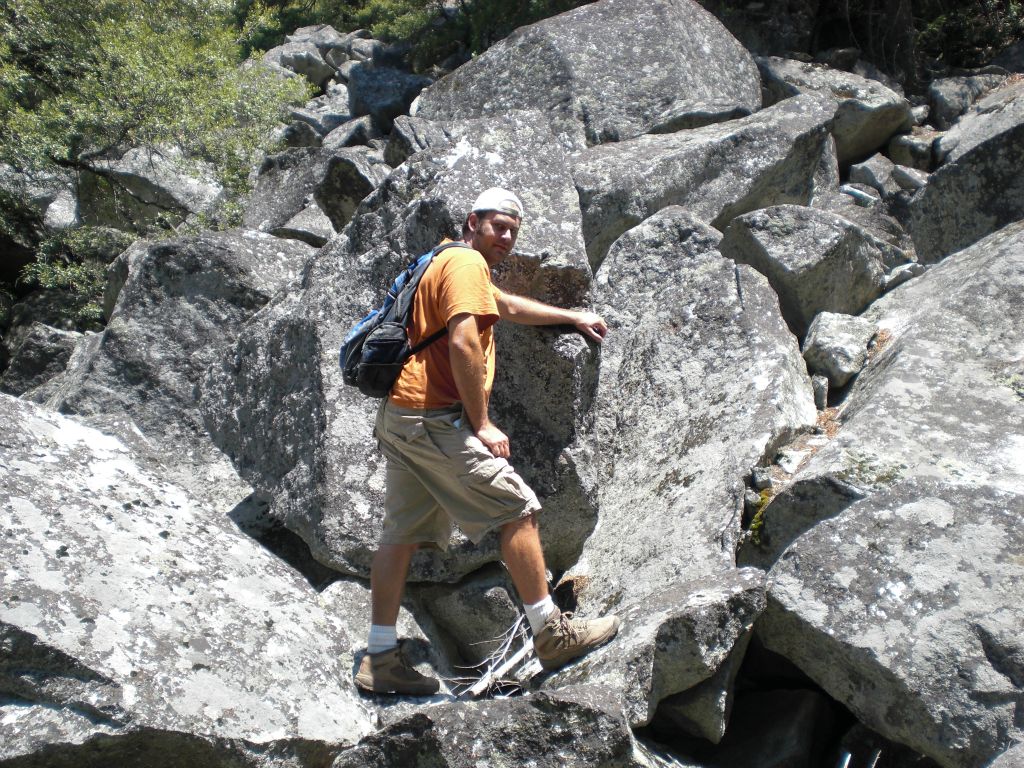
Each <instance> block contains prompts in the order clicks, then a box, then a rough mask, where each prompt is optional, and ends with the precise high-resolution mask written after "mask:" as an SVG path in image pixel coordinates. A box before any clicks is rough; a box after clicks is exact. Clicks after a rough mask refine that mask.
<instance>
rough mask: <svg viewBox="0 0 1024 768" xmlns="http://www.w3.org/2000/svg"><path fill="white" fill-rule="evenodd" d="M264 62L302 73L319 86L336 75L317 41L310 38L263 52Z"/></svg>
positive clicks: (298, 73)
mask: <svg viewBox="0 0 1024 768" xmlns="http://www.w3.org/2000/svg"><path fill="white" fill-rule="evenodd" d="M263 63H264V64H268V65H270V66H277V67H281V68H283V69H285V70H288V71H289V72H294V73H295V74H297V75H302V76H303V77H305V78H306V79H307V80H309V81H310V82H311V83H313V85H315V86H317V87H318V88H322V87H323V86H324V85H326V84H327V81H328V80H330V79H331V78H332V77H334V67H333V66H331V65H330V64H328V63H327V62H326V61H325V60H324V57H323V54H322V53H321V52H320V49H319V48H318V47H317V45H316V44H315V42H313V41H312V40H308V39H305V40H295V41H294V42H287V43H284V44H283V45H278V46H276V47H274V48H271V49H270V50H269V51H267V52H266V53H264V54H263Z"/></svg>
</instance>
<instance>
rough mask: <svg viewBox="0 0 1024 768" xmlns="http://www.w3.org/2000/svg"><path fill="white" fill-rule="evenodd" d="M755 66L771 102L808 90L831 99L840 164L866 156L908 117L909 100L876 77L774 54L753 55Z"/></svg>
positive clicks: (880, 144) (909, 114)
mask: <svg viewBox="0 0 1024 768" xmlns="http://www.w3.org/2000/svg"><path fill="white" fill-rule="evenodd" d="M757 66H758V68H759V69H760V71H761V78H762V80H763V82H764V87H765V89H766V91H767V93H768V99H767V101H768V103H770V104H774V103H775V102H777V101H779V100H781V99H786V98H789V97H790V96H795V95H797V94H801V93H809V92H815V93H823V94H827V95H829V96H831V97H832V98H834V99H836V101H837V102H838V104H839V106H838V108H837V109H836V111H835V124H834V126H833V127H832V134H833V135H834V136H835V138H836V149H837V151H838V153H839V162H840V163H842V164H846V163H849V162H851V161H856V160H861V159H863V158H865V157H868V156H870V155H871V153H872V152H874V151H875V150H877V149H879V148H881V147H883V146H885V144H886V142H888V141H889V138H890V137H891V136H892V135H893V134H894V133H896V132H897V131H898V130H899V129H900V127H901V126H902V125H904V123H906V122H908V121H909V120H912V116H911V113H910V104H909V102H907V100H906V99H905V98H903V97H902V96H901V95H899V94H898V93H896V92H895V91H892V90H890V89H889V88H886V87H885V86H884V85H882V84H881V83H879V82H877V81H875V80H868V79H867V78H864V77H861V76H859V75H855V74H853V73H852V72H841V71H839V70H835V69H830V68H828V67H824V66H821V65H817V64H805V63H803V62H800V61H793V60H791V59H782V58H779V57H776V56H768V57H763V58H758V59H757Z"/></svg>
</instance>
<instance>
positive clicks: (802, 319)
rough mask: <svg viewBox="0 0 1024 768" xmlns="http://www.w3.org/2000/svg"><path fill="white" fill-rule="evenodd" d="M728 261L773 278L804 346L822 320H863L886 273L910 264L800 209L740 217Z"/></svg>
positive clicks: (726, 248) (830, 217)
mask: <svg viewBox="0 0 1024 768" xmlns="http://www.w3.org/2000/svg"><path fill="white" fill-rule="evenodd" d="M722 253H723V254H724V255H725V256H728V257H729V258H732V259H735V260H736V261H738V262H740V263H742V264H749V265H751V266H752V267H754V268H755V269H756V270H758V271H759V272H761V273H762V274H763V275H765V276H766V277H767V278H768V281H769V282H770V283H771V285H772V287H773V288H774V289H775V292H776V293H778V294H779V303H780V304H781V305H782V314H783V316H784V317H785V318H786V322H787V323H789V327H790V328H792V329H793V333H795V334H796V335H797V336H799V337H800V338H801V339H802V338H803V337H804V335H805V334H806V333H807V329H808V328H809V327H810V324H811V322H812V321H813V320H814V317H815V316H816V315H817V314H818V313H819V312H839V313H843V314H848V315H855V314H859V313H860V312H861V311H862V310H863V309H864V308H865V307H867V305H868V304H870V303H871V302H872V301H874V300H875V299H876V298H878V297H879V296H881V295H882V291H883V290H884V288H885V285H886V283H885V278H886V275H887V273H888V272H889V271H891V270H893V269H894V268H896V267H898V266H900V265H901V264H906V263H908V262H910V261H912V257H910V256H909V255H908V254H906V253H905V252H903V251H901V250H900V249H898V248H896V247H894V246H892V245H890V244H889V243H887V242H885V241H883V240H879V239H878V238H876V237H874V236H873V235H872V234H870V233H869V232H867V231H866V230H865V229H863V228H861V227H860V226H858V225H857V224H855V223H853V222H852V221H850V220H848V219H845V218H843V217H842V216H838V215H836V214H834V213H830V212H828V211H823V210H819V209H817V208H805V207H803V206H798V205H780V206H775V207H772V208H765V209H763V210H759V211H754V212H753V213H748V214H744V215H743V216H740V217H739V218H737V219H736V220H735V221H733V223H732V224H730V225H729V227H728V229H726V231H725V236H724V238H723V240H722Z"/></svg>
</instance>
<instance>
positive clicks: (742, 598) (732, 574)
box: [543, 568, 764, 728]
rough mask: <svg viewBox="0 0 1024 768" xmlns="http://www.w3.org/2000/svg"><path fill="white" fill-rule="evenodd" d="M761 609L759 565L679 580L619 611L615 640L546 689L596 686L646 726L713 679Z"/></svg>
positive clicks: (547, 681)
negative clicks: (668, 704)
mask: <svg viewBox="0 0 1024 768" xmlns="http://www.w3.org/2000/svg"><path fill="white" fill-rule="evenodd" d="M763 608H764V574H763V573H762V572H761V571H759V570H758V569H756V568H744V569H739V570H736V569H733V570H731V571H725V572H722V573H719V574H716V575H714V576H708V577H707V578H704V579H696V580H692V581H686V580H682V579H679V580H676V581H675V582H673V583H671V584H669V585H668V586H666V587H663V588H662V589H660V590H658V591H656V592H654V593H652V594H649V595H647V596H646V597H645V599H644V600H642V601H640V602H636V603H633V604H632V605H630V606H629V607H628V608H626V609H625V610H623V611H620V618H621V619H622V627H621V629H620V630H619V634H618V636H617V637H616V638H615V640H613V641H612V642H611V643H610V644H609V645H606V646H604V647H603V648H599V649H597V650H595V651H592V652H591V653H590V654H588V655H587V656H585V657H584V658H583V659H581V660H580V661H577V662H575V663H574V664H572V665H571V666H569V667H566V668H565V669H563V670H561V671H559V672H557V673H555V674H554V675H552V676H550V677H548V678H547V679H545V680H544V681H543V685H544V687H545V689H547V688H549V687H554V688H556V689H557V688H562V687H565V686H570V687H571V686H573V685H574V684H575V685H582V684H584V683H586V684H587V685H601V686H603V687H605V688H607V689H608V690H609V691H611V692H612V693H613V695H614V696H615V697H616V698H617V700H618V706H617V707H616V711H622V712H623V713H624V715H625V717H626V719H627V722H628V723H629V725H630V727H632V728H639V727H641V726H645V725H647V724H649V723H650V722H651V720H652V719H653V718H654V714H655V711H656V710H657V708H658V705H659V703H660V702H661V701H662V700H664V699H666V698H669V697H671V696H673V695H675V694H678V693H680V692H681V691H685V690H688V689H690V688H692V687H693V686H695V685H697V684H699V683H701V682H702V681H705V680H708V679H709V678H710V677H712V676H713V675H714V674H715V672H716V671H717V670H718V669H719V668H720V667H721V666H722V665H723V664H725V663H726V662H727V660H728V659H729V657H730V656H731V655H733V653H734V649H735V648H736V646H737V644H740V645H741V646H742V645H743V644H745V643H746V642H747V640H748V639H749V634H750V630H751V627H752V626H753V623H754V620H755V619H756V618H757V617H758V615H759V614H760V613H761V611H762V610H763ZM723 682H725V683H728V682H730V681H728V680H726V681H723ZM730 694H731V691H730V690H728V689H726V690H724V691H719V692H718V695H719V696H721V697H727V696H728V695H730ZM718 727H722V726H718Z"/></svg>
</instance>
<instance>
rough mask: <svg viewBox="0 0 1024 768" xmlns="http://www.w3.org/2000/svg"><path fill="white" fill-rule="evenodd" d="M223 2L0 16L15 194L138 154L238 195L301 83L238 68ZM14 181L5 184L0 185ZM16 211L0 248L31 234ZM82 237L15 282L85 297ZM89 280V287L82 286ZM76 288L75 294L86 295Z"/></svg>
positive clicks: (116, 1) (66, 2) (1, 104)
mask: <svg viewBox="0 0 1024 768" xmlns="http://www.w3.org/2000/svg"><path fill="white" fill-rule="evenodd" d="M233 10H234V9H233V7H232V5H231V4H230V2H228V0H145V1H144V2H137V1H136V0H5V2H4V5H3V6H2V10H0V164H3V166H6V168H3V169H2V170H4V171H5V174H4V175H5V180H6V187H7V188H6V189H5V190H3V192H4V193H5V194H6V195H7V197H8V199H10V198H11V197H17V196H18V191H19V190H18V189H16V188H12V187H11V184H12V183H14V182H12V179H13V180H14V181H20V182H22V183H23V184H25V185H27V186H32V185H36V186H38V185H43V186H46V185H50V186H53V185H55V184H61V183H63V184H67V185H70V186H73V185H74V184H75V181H76V178H77V176H78V174H79V173H80V172H82V171H83V170H86V169H88V168H90V167H91V166H92V164H93V163H94V162H95V161H96V160H98V159H99V158H103V157H104V156H106V155H108V154H109V153H112V152H117V151H123V150H126V149H128V148H131V147H136V146H151V147H157V148H166V147H170V148H175V149H177V150H180V151H181V152H180V154H181V156H182V157H183V158H186V160H185V162H202V163H204V164H205V165H206V166H207V167H209V168H211V169H212V171H213V173H214V175H215V176H216V178H217V180H218V181H219V182H220V183H221V184H223V185H224V186H225V188H227V189H228V190H240V189H242V188H243V187H244V185H245V179H246V177H247V175H248V173H249V169H250V168H251V167H252V165H253V163H254V162H255V161H256V158H257V157H258V154H259V152H260V151H261V149H262V148H264V147H265V145H266V144H267V142H268V139H269V136H270V135H271V133H272V129H273V127H274V126H275V125H276V124H277V123H278V121H279V120H280V119H281V117H282V116H283V108H284V106H285V105H286V104H288V103H294V102H298V101H303V100H305V99H306V98H308V96H309V89H308V86H307V85H306V84H305V83H304V81H302V80H301V79H300V78H281V77H279V76H277V75H273V74H271V73H270V72H269V71H268V70H266V69H264V68H262V67H259V66H253V65H249V66H240V64H242V46H241V42H242V41H241V37H240V34H239V30H238V27H237V26H236V25H235V18H234V16H233ZM12 170H13V171H14V173H11V172H10V171H12ZM33 216H35V217H36V218H38V213H33V211H32V210H31V207H30V206H25V205H24V204H16V205H4V206H3V208H2V209H0V234H6V235H7V236H8V240H9V241H13V242H16V243H17V244H18V245H19V246H24V245H25V242H26V240H27V239H30V236H31V235H32V234H38V233H39V232H41V229H40V227H39V226H38V221H34V220H33ZM95 241H96V239H95V238H93V237H91V236H90V235H89V233H83V234H80V235H76V236H61V237H57V238H52V239H51V240H49V241H47V242H38V241H37V242H36V243H35V244H34V245H35V248H36V259H37V263H36V264H34V265H30V268H29V269H28V270H27V273H26V274H27V276H28V277H29V278H31V279H33V280H34V281H35V282H36V283H39V284H43V285H60V284H62V282H63V284H64V287H68V288H70V289H72V290H73V291H82V290H89V291H95V288H96V280H95V279H92V278H93V277H95V273H96V265H95V264H93V265H91V266H89V265H85V266H83V264H84V261H89V260H91V259H94V258H96V256H97V254H96V252H95V251H96V249H95V248H93V247H91V246H90V247H84V245H83V244H86V243H90V244H93V243H94V242H95ZM86 274H88V275H90V276H92V277H90V278H89V279H85V277H84V276H85V275H86ZM86 286H87V287H86Z"/></svg>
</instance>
